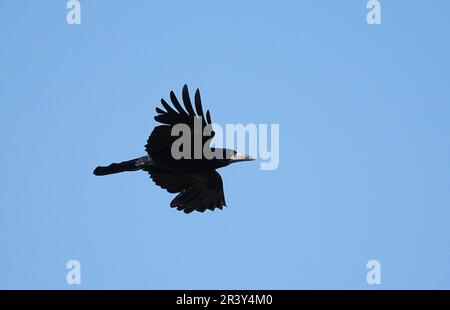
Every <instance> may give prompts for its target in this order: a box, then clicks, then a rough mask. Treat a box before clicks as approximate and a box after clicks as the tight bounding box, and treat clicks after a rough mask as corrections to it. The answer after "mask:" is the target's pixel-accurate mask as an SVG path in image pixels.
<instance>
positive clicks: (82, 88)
mask: <svg viewBox="0 0 450 310" xmlns="http://www.w3.org/2000/svg"><path fill="white" fill-rule="evenodd" d="M381 2H382V23H381V25H377V26H373V25H372V26H370V25H368V24H367V23H366V13H367V9H366V1H363V0H360V1H354V0H347V1H331V0H330V1H317V0H314V1H313V0H310V1H248V0H247V1H242V0H239V1H238V0H234V1H189V2H188V1H163V2H161V1H160V2H159V4H157V3H156V1H144V0H141V1H137V0H135V1H106V0H96V1H83V0H81V17H82V22H81V24H80V25H72V26H70V25H68V24H67V23H66V13H67V9H66V1H50V0H39V1H31V0H29V1H6V0H0V139H1V145H2V151H1V153H0V160H1V163H2V169H1V175H2V177H1V178H0V186H1V189H2V190H1V192H0V246H1V248H2V251H1V255H0V288H3V289H9V288H25V289H49V288H53V289H77V288H84V289H99V288H102V289H244V288H245V289H380V288H382V289H444V288H446V289H450V285H449V283H450V263H449V262H450V191H449V187H450V122H449V116H450V88H449V87H448V85H450V57H449V56H448V55H450V33H449V31H450V19H449V18H448V17H449V12H450V3H449V2H448V1H444V0H440V1H438V0H435V1H419V0H415V1H406V0H402V1H399V0H397V1H381ZM184 83H187V84H188V85H189V86H190V87H191V88H197V87H199V88H200V89H201V91H202V97H203V102H204V106H205V108H207V109H210V110H211V113H212V117H213V120H214V121H215V122H216V123H220V124H225V123H239V122H241V123H244V124H246V123H255V124H259V123H269V124H270V123H278V124H280V165H279V167H278V169H277V170H273V171H261V170H259V163H258V162H252V163H246V164H240V165H234V166H230V167H228V168H226V169H223V170H221V171H220V172H221V175H222V178H223V181H224V186H225V195H226V199H227V203H228V204H229V208H227V209H225V210H224V211H218V212H217V211H216V212H208V213H205V214H199V213H194V214H190V215H185V214H183V213H180V212H177V211H176V210H174V209H171V208H170V207H169V203H170V200H171V199H172V198H173V196H172V195H171V194H168V193H166V192H165V191H163V190H161V189H160V188H158V187H156V186H155V185H154V184H153V183H152V182H151V180H150V179H149V177H148V175H146V174H145V173H143V172H140V173H128V174H120V175H114V176H110V177H103V178H100V177H94V176H93V175H92V170H93V168H94V167H95V166H97V165H99V164H107V163H109V162H113V161H120V160H126V159H130V158H134V157H137V156H141V155H144V144H145V142H146V139H147V136H148V135H149V133H150V132H151V130H152V128H153V126H155V124H156V123H155V121H154V120H153V116H154V108H155V107H156V106H157V105H158V104H159V99H160V98H161V97H165V98H167V97H168V93H169V91H170V90H172V89H173V90H175V91H176V92H177V93H179V92H180V91H181V87H182V85H183V84H184ZM71 259H76V260H79V261H80V263H81V278H82V283H81V285H78V286H77V285H72V286H70V285H68V284H67V283H66V273H67V272H68V270H67V269H66V263H67V261H69V260H71ZM371 259H376V260H379V261H380V263H381V278H382V284H381V285H378V286H377V285H375V286H370V285H368V284H367V282H366V273H367V271H368V270H367V269H366V263H367V262H368V261H369V260H371Z"/></svg>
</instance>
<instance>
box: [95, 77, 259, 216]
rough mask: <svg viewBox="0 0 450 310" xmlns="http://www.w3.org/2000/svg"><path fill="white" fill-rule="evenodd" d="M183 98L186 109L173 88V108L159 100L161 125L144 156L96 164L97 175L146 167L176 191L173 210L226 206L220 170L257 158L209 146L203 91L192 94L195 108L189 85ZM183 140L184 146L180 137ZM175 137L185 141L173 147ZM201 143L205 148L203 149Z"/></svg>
mask: <svg viewBox="0 0 450 310" xmlns="http://www.w3.org/2000/svg"><path fill="white" fill-rule="evenodd" d="M182 99H183V105H184V108H185V109H183V107H182V106H181V104H180V102H179V101H178V99H177V97H176V95H175V93H174V92H173V91H171V92H170V100H171V102H172V105H173V107H172V106H170V105H169V104H168V103H167V102H166V101H165V100H164V99H161V104H162V106H163V108H164V109H165V110H163V109H161V108H159V107H157V108H156V112H157V113H158V114H157V115H156V116H155V120H156V121H157V122H159V123H161V124H162V125H158V126H156V127H155V128H154V129H153V131H152V133H151V134H150V137H149V138H148V140H147V144H146V145H145V150H146V151H147V155H146V156H142V157H139V158H135V159H132V160H127V161H123V162H120V163H113V164H110V165H109V166H106V167H105V166H99V167H97V168H95V170H94V174H95V175H98V176H103V175H109V174H114V173H119V172H124V171H137V170H144V171H146V172H148V173H149V174H150V178H151V179H152V180H153V181H154V182H155V184H156V185H158V186H160V187H162V188H163V189H165V190H167V191H168V192H169V193H178V195H177V196H176V197H175V198H174V199H173V200H172V202H171V203H170V206H171V207H172V208H176V209H177V210H179V211H183V212H185V213H191V212H193V211H199V212H204V211H206V210H211V211H214V210H215V209H216V208H218V209H223V207H226V206H227V205H226V202H225V195H224V190H223V182H222V178H221V176H220V174H219V173H218V172H217V171H216V169H218V168H221V167H225V166H228V165H229V164H232V163H235V162H240V161H249V160H254V158H252V157H250V156H248V155H241V154H238V153H237V152H236V151H234V150H232V149H222V148H214V147H211V146H210V143H211V140H212V138H213V137H214V135H215V133H214V131H213V130H212V122H211V115H210V113H209V111H207V112H206V114H204V113H203V108H202V101H201V97H200V91H199V89H197V90H196V91H195V95H194V105H195V111H194V109H193V107H192V103H191V99H190V96H189V90H188V87H187V85H184V87H183V90H182ZM177 127H179V128H184V129H185V131H184V132H183V136H182V137H181V136H180V135H175V134H174V133H173V131H174V130H175V132H177V130H178V129H179V128H178V129H177ZM178 131H179V130H178ZM186 132H187V133H186ZM187 134H188V135H187ZM185 135H187V136H185ZM182 138H183V140H182V141H184V142H185V143H184V144H183V143H180V141H181V140H178V139H182ZM177 140H178V143H180V144H181V145H180V146H179V147H178V148H176V147H175V145H174V143H177ZM199 141H200V143H199ZM192 146H194V147H192ZM198 146H200V148H201V149H200V152H199V147H198ZM177 152H178V153H177ZM174 155H175V156H174ZM180 155H183V156H180Z"/></svg>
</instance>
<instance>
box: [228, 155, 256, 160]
mask: <svg viewBox="0 0 450 310" xmlns="http://www.w3.org/2000/svg"><path fill="white" fill-rule="evenodd" d="M230 159H231V161H232V162H238V161H251V160H255V158H253V157H251V156H250V155H242V154H236V155H234V156H233V157H231V158H230Z"/></svg>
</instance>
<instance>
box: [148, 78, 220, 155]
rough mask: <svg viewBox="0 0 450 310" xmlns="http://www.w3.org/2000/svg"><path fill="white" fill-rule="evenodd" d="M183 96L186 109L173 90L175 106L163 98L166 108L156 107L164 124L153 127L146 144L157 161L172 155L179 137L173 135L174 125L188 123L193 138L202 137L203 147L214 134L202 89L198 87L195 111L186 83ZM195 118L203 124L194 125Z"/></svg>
mask: <svg viewBox="0 0 450 310" xmlns="http://www.w3.org/2000/svg"><path fill="white" fill-rule="evenodd" d="M182 98H183V104H184V108H185V109H183V107H182V106H181V104H180V102H179V101H178V99H177V97H176V96H175V93H174V92H173V91H171V92H170V100H171V102H172V105H173V107H172V106H170V105H169V104H168V103H167V102H166V101H165V100H164V99H161V104H162V106H163V108H164V109H165V110H163V109H161V108H159V107H158V108H156V112H157V113H158V115H156V116H155V120H156V121H157V122H159V123H161V124H163V125H159V126H156V127H155V128H154V129H153V131H152V133H151V134H150V137H149V138H148V140H147V144H146V146H145V149H146V150H147V153H148V154H149V155H150V157H151V158H152V159H153V160H155V161H158V160H160V159H163V160H164V159H167V158H168V156H171V153H170V150H171V146H172V143H173V142H174V141H175V140H177V139H178V137H177V136H172V135H171V132H172V128H173V126H175V125H177V124H186V125H188V126H189V128H190V130H191V140H192V141H193V139H194V136H198V137H200V138H201V141H202V147H203V145H205V143H207V142H208V140H211V138H212V137H213V136H214V131H213V130H212V123H211V115H210V114H209V111H206V114H204V113H203V108H202V100H201V97H200V91H199V90H198V89H197V90H196V91H195V95H194V105H195V111H194V109H193V107H192V103H191V99H190V97H189V90H188V87H187V85H184V87H183V91H182ZM195 120H200V121H201V122H199V124H201V126H194V121H195ZM205 128H206V130H205ZM200 130H201V131H200ZM203 132H206V133H207V134H206V135H203ZM208 133H209V134H208ZM192 145H194V144H192ZM191 148H192V149H193V146H191Z"/></svg>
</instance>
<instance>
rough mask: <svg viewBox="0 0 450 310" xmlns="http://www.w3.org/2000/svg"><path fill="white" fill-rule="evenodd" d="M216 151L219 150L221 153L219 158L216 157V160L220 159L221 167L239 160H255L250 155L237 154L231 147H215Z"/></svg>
mask: <svg viewBox="0 0 450 310" xmlns="http://www.w3.org/2000/svg"><path fill="white" fill-rule="evenodd" d="M216 152H217V153H216V154H218V153H220V152H221V153H222V156H221V158H218V159H216V160H218V161H220V163H221V166H222V167H224V166H228V165H230V164H233V163H237V162H240V161H250V160H255V159H254V158H253V157H251V156H250V155H243V154H239V153H238V152H236V151H235V150H232V149H216Z"/></svg>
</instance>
